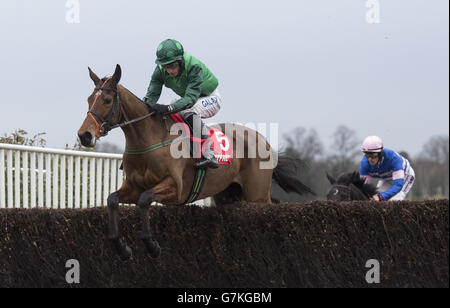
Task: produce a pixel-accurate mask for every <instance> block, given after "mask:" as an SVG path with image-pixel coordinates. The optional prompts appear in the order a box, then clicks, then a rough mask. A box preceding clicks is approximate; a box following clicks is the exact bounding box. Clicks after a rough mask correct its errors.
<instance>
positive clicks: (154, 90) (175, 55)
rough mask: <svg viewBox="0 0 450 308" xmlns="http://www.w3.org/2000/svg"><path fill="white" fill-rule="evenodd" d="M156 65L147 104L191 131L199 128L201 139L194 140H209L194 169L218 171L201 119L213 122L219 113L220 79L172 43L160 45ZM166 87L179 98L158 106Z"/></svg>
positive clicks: (147, 95)
mask: <svg viewBox="0 0 450 308" xmlns="http://www.w3.org/2000/svg"><path fill="white" fill-rule="evenodd" d="M155 63H156V64H157V66H156V68H155V70H154V72H153V75H152V79H151V81H150V85H149V87H148V90H147V94H146V96H145V97H144V99H143V100H144V102H146V103H148V106H149V108H150V110H152V111H156V112H158V113H161V114H169V113H178V114H179V115H180V116H181V117H182V118H183V120H184V121H185V122H186V123H187V124H188V125H189V126H190V128H191V130H192V131H198V128H200V130H201V136H194V137H197V138H198V137H201V139H206V141H205V146H204V148H205V150H204V153H203V155H202V157H201V159H200V161H199V162H197V163H196V164H195V166H196V167H197V168H208V167H209V168H218V167H219V163H218V162H217V159H216V157H215V156H214V150H213V149H212V148H211V141H210V140H209V134H208V132H207V130H206V129H204V123H203V121H202V118H203V119H205V118H210V117H212V116H214V115H215V114H216V113H217V112H218V111H219V109H220V104H221V102H222V98H221V96H220V94H219V92H218V90H217V87H218V84H219V82H218V80H217V78H216V77H215V76H214V75H213V74H212V73H211V71H210V70H209V69H208V68H207V67H206V66H205V65H204V64H203V63H202V62H200V61H199V60H197V59H196V58H194V57H193V56H192V55H190V54H188V53H187V52H184V49H183V46H182V45H181V44H180V43H179V42H178V41H176V40H173V39H167V40H165V41H163V42H162V43H161V44H159V46H158V48H157V51H156V61H155ZM163 85H165V86H166V87H168V88H170V89H172V90H173V91H174V92H175V93H176V94H177V95H179V96H180V98H179V99H176V100H174V101H172V102H171V103H170V104H169V105H161V104H157V103H156V102H157V101H158V100H159V97H160V95H161V91H162V86H163ZM194 128H195V130H194ZM191 151H192V150H191Z"/></svg>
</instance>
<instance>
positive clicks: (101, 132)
mask: <svg viewBox="0 0 450 308" xmlns="http://www.w3.org/2000/svg"><path fill="white" fill-rule="evenodd" d="M109 79H111V77H110V78H108V79H107V80H105V82H104V83H103V84H102V86H101V87H96V88H95V90H96V91H97V92H96V93H95V99H94V102H93V104H92V107H91V109H89V111H88V112H87V113H88V115H89V116H90V117H91V118H92V120H93V121H94V122H95V125H96V133H95V135H96V137H97V138H100V137H103V136H106V135H107V134H108V133H109V132H110V131H111V130H113V129H115V128H118V127H124V126H127V125H130V124H133V123H136V122H139V121H142V120H144V119H146V118H148V117H151V116H152V115H154V114H155V113H156V112H155V111H152V112H150V113H148V114H146V115H143V116H140V117H138V118H135V119H132V120H129V121H125V122H121V123H117V124H115V125H112V126H111V125H110V121H111V119H112V118H113V117H114V114H115V113H116V110H118V109H119V108H118V106H119V105H120V99H119V88H118V87H117V88H116V89H114V88H105V87H104V85H105V84H106V82H108V80H109ZM103 91H114V92H115V93H116V95H115V97H114V103H113V107H112V109H111V111H110V112H109V114H108V116H107V117H106V119H104V118H103V117H102V116H101V115H99V114H98V113H96V112H95V111H94V107H95V104H96V103H97V99H98V98H99V97H100V96H101V95H102V94H103ZM119 107H120V106H119ZM163 121H164V124H165V127H166V131H169V128H168V126H167V117H166V116H165V115H163ZM174 140H175V139H171V140H166V141H163V142H160V143H158V144H154V145H151V146H149V147H146V148H144V149H138V150H128V149H125V152H124V153H126V154H144V153H148V152H151V151H153V150H156V149H159V148H162V147H165V146H168V145H170V144H172V142H173V141H174Z"/></svg>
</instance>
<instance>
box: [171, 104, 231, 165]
mask: <svg viewBox="0 0 450 308" xmlns="http://www.w3.org/2000/svg"><path fill="white" fill-rule="evenodd" d="M170 117H171V118H172V119H173V120H174V121H175V122H176V123H178V124H179V125H180V127H181V128H182V129H183V131H184V132H185V133H186V136H190V139H191V140H192V141H193V142H201V146H202V153H203V151H204V147H203V146H204V142H205V141H206V139H199V138H195V137H193V136H191V131H190V129H189V126H188V125H187V124H186V123H185V122H184V120H183V118H181V117H180V115H178V114H176V113H174V114H171V115H170ZM206 128H207V129H208V135H209V139H210V140H211V146H212V148H213V149H214V156H215V157H216V158H217V161H218V162H219V164H220V165H229V164H231V157H232V155H233V144H232V143H231V141H230V138H228V136H227V135H225V134H224V133H223V132H222V131H220V130H219V129H217V128H214V127H209V126H206Z"/></svg>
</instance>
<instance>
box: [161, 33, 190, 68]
mask: <svg viewBox="0 0 450 308" xmlns="http://www.w3.org/2000/svg"><path fill="white" fill-rule="evenodd" d="M183 55H184V49H183V46H182V45H181V43H180V42H178V41H176V40H172V39H168V40H165V41H163V42H162V43H161V44H159V46H158V49H157V50H156V60H155V63H156V64H158V65H166V64H169V63H172V62H175V61H177V60H181V59H183Z"/></svg>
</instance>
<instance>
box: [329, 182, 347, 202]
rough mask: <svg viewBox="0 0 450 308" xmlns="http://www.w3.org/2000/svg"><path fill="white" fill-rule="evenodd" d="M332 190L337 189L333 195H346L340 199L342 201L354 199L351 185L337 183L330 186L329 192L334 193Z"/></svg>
mask: <svg viewBox="0 0 450 308" xmlns="http://www.w3.org/2000/svg"><path fill="white" fill-rule="evenodd" d="M332 190H336V191H335V192H334V194H333V195H337V194H338V193H339V195H340V196H343V197H344V198H343V199H340V200H341V201H350V200H352V197H351V194H352V193H351V189H350V187H348V186H345V185H339V184H335V185H333V186H332V187H331V188H330V190H329V192H328V194H330V193H332Z"/></svg>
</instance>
